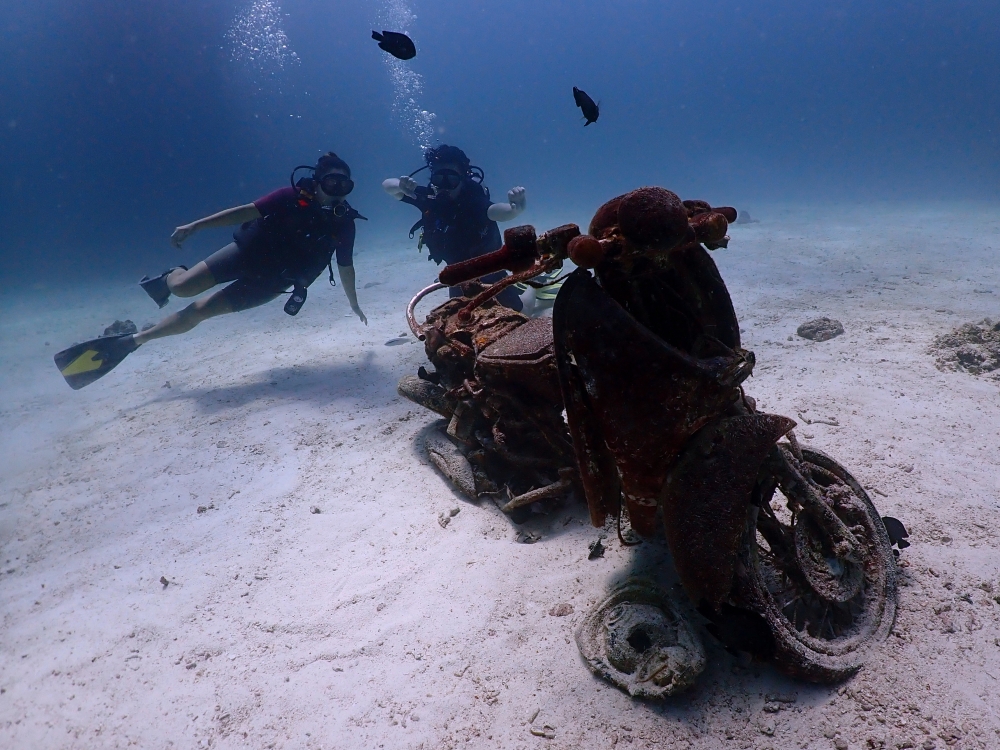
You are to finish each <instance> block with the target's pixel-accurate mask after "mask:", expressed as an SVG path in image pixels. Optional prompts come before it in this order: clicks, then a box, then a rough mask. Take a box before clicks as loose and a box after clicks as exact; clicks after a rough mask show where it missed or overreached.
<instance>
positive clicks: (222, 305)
mask: <svg viewBox="0 0 1000 750" xmlns="http://www.w3.org/2000/svg"><path fill="white" fill-rule="evenodd" d="M204 265H205V264H204V263H199V264H198V266H204ZM198 266H195V267H194V268H192V269H191V270H192V271H194V270H196V269H197V268H198ZM206 269H207V266H206ZM171 275H173V274H171ZM224 291H225V289H220V290H219V291H217V292H216V293H215V294H213V295H210V296H208V297H204V298H203V299H199V300H195V301H194V302H192V303H191V304H190V305H188V306H187V307H185V308H184V309H183V310H181V311H180V312H176V313H174V314H173V315H168V316H167V317H165V318H164V319H163V320H161V321H160V322H159V323H157V324H156V325H155V326H153V327H152V328H150V329H148V330H145V331H142V332H141V333H137V334H135V336H134V338H135V343H136V344H139V345H140V346H141V345H142V344H145V343H146V342H147V341H152V340H153V339H162V338H163V337H164V336H176V335H177V334H179V333H187V332H188V331H190V330H191V329H192V328H194V327H195V326H196V325H198V324H199V323H201V322H202V321H203V320H208V319H209V318H214V317H215V316H217V315H225V314H226V313H231V312H233V307H232V305H231V304H230V302H229V300H228V299H226V297H225V295H224V294H223V292H224Z"/></svg>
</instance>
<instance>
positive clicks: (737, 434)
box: [660, 414, 795, 610]
mask: <svg viewBox="0 0 1000 750" xmlns="http://www.w3.org/2000/svg"><path fill="white" fill-rule="evenodd" d="M794 426H795V422H793V421H792V420H791V419H788V418H787V417H779V416H777V415H774V414H747V415H743V416H737V417H729V418H728V419H721V420H718V421H716V422H714V423H713V424H712V425H711V426H709V427H707V428H706V429H704V430H702V432H701V434H699V435H698V437H697V438H696V439H695V440H693V441H692V442H691V444H690V445H689V446H687V448H686V449H685V451H684V454H683V456H682V457H681V458H680V460H679V461H678V462H677V465H676V467H675V468H674V470H673V471H672V472H671V473H670V477H669V478H668V480H667V481H666V483H665V484H664V487H663V492H662V494H661V496H660V503H661V505H662V507H663V522H664V526H665V527H666V533H667V541H668V542H669V543H670V552H671V554H672V555H673V558H674V566H675V567H676V568H677V573H678V575H679V576H680V578H681V581H682V583H683V584H684V588H685V590H686V591H687V593H688V595H689V596H690V597H691V599H692V601H694V602H695V603H697V604H701V603H702V602H707V603H708V605H709V607H711V608H712V609H713V610H714V609H717V608H718V607H719V605H720V604H721V603H722V602H723V601H724V600H725V599H726V598H728V596H729V592H730V590H731V589H732V585H733V571H734V569H735V565H736V553H737V552H738V551H739V544H740V538H741V537H742V535H743V531H744V529H745V527H746V517H747V508H748V507H749V505H750V496H751V492H752V490H753V486H754V483H755V482H756V481H757V474H758V472H759V470H760V466H761V463H762V462H763V460H764V457H765V456H766V455H767V454H768V452H770V451H771V450H773V448H774V444H775V442H776V441H777V440H778V438H780V437H781V436H782V435H784V434H785V433H787V432H788V431H789V430H790V429H792V428H793V427H794Z"/></svg>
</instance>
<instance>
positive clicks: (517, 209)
mask: <svg viewBox="0 0 1000 750" xmlns="http://www.w3.org/2000/svg"><path fill="white" fill-rule="evenodd" d="M507 200H509V201H510V203H494V204H493V205H492V206H490V207H489V208H488V209H486V215H487V216H488V217H489V219H490V221H512V220H514V219H516V218H517V217H518V216H520V215H521V212H522V211H524V209H525V208H526V207H527V205H528V202H527V198H526V197H525V194H524V188H523V187H516V188H511V189H510V190H508V191H507Z"/></svg>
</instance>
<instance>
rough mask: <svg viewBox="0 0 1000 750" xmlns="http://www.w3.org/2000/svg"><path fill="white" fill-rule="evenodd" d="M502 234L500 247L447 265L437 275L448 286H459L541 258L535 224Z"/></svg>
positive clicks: (525, 266) (524, 266) (523, 267)
mask: <svg viewBox="0 0 1000 750" xmlns="http://www.w3.org/2000/svg"><path fill="white" fill-rule="evenodd" d="M503 238H504V244H503V247H501V248H500V249H499V250H494V251H493V252H492V253H486V255H480V256H479V257H478V258H470V259H469V260H463V261H461V262H460V263H451V264H449V265H447V266H445V267H444V269H442V271H441V273H440V274H439V275H438V281H440V282H441V283H442V284H446V285H447V286H458V285H459V284H464V283H465V282H467V281H472V280H473V279H478V278H481V277H483V276H488V275H489V274H491V273H496V272H497V271H510V272H511V273H518V272H519V271H525V270H527V269H529V268H531V266H532V265H534V263H535V261H536V260H538V257H539V256H538V243H537V240H538V238H537V237H536V235H535V228H534V227H532V226H530V225H525V226H520V227H511V228H510V229H508V230H507V231H505V232H504V233H503Z"/></svg>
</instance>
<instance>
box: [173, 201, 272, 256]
mask: <svg viewBox="0 0 1000 750" xmlns="http://www.w3.org/2000/svg"><path fill="white" fill-rule="evenodd" d="M259 218H260V211H258V210H257V206H255V205H254V204H253V203H247V204H246V205H245V206H234V207H233V208H227V209H226V210H225V211H219V213H217V214H212V215H211V216H206V217H205V218H204V219H198V220H197V221H192V222H191V223H190V224H184V225H183V226H179V227H177V229H175V230H174V233H173V234H172V235H170V241H171V242H172V243H173V244H174V247H180V246H181V243H182V242H184V240H186V239H187V238H188V237H190V236H191V235H192V234H194V233H195V232H197V231H200V230H202V229H211V228H212V227H229V226H233V225H234V224H242V223H243V222H245V221H253V220H254V219H259Z"/></svg>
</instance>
